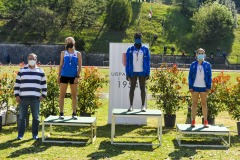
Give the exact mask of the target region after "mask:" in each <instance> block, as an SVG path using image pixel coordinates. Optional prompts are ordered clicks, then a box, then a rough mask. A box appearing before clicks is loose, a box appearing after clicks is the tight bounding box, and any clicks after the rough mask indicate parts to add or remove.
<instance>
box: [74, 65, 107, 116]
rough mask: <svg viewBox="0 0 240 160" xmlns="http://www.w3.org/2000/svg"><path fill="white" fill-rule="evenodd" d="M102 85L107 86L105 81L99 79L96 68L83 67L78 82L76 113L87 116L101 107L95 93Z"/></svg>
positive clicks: (101, 78)
mask: <svg viewBox="0 0 240 160" xmlns="http://www.w3.org/2000/svg"><path fill="white" fill-rule="evenodd" d="M104 84H107V80H106V78H105V77H101V75H100V73H99V72H98V69H97V68H96V67H84V71H83V76H82V77H81V79H80V80H79V82H78V95H77V96H78V107H77V113H78V114H80V116H86V115H87V116H89V115H91V114H94V113H95V112H96V109H98V107H99V106H100V105H101V103H100V102H99V96H98V95H97V93H98V91H99V89H100V88H102V87H103V85H104Z"/></svg>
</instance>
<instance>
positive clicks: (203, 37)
mask: <svg viewBox="0 0 240 160" xmlns="http://www.w3.org/2000/svg"><path fill="white" fill-rule="evenodd" d="M192 20H193V22H194V24H193V26H192V29H193V33H194V36H195V37H196V39H198V40H199V42H201V43H213V44H216V43H218V42H221V41H222V40H224V39H226V38H227V37H228V36H229V35H230V34H232V33H233V27H234V19H233V16H232V12H231V11H230V10H229V9H228V8H227V7H226V6H224V5H221V4H219V3H217V2H214V3H207V4H204V5H203V6H201V7H200V9H199V10H198V12H196V13H195V14H194V15H193V17H192Z"/></svg>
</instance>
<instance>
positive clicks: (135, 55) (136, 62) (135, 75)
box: [126, 33, 150, 112]
mask: <svg viewBox="0 0 240 160" xmlns="http://www.w3.org/2000/svg"><path fill="white" fill-rule="evenodd" d="M134 42H135V43H134V45H133V46H131V47H129V48H128V50H127V53H126V79H127V81H130V92H129V100H130V107H129V109H128V112H130V111H132V110H133V98H134V90H135V88H136V83H137V79H138V81H139V85H140V90H141V100H142V107H141V111H142V112H146V107H145V97H146V91H145V83H146V80H148V79H149V75H150V53H149V49H148V48H147V47H145V46H143V45H142V34H141V33H136V34H135V35H134Z"/></svg>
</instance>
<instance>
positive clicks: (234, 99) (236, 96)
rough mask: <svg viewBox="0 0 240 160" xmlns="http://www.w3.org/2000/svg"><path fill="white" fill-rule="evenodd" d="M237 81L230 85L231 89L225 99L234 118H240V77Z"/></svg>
mask: <svg viewBox="0 0 240 160" xmlns="http://www.w3.org/2000/svg"><path fill="white" fill-rule="evenodd" d="M236 80H237V83H236V84H233V86H230V88H229V90H228V91H231V92H230V93H229V94H228V95H227V96H228V97H227V99H225V104H226V110H227V111H228V113H229V114H230V115H231V116H232V118H233V119H236V120H240V77H237V78H236Z"/></svg>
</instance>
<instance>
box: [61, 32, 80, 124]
mask: <svg viewBox="0 0 240 160" xmlns="http://www.w3.org/2000/svg"><path fill="white" fill-rule="evenodd" d="M65 45H66V46H65V50H64V51H62V52H61V57H60V65H59V73H58V84H60V96H59V108H60V115H59V119H64V113H63V107H64V98H65V94H66V91H67V87H68V84H70V88H71V95H72V110H73V113H72V118H73V119H77V115H76V108H77V86H78V79H79V78H80V73H81V69H82V56H81V53H80V52H79V51H77V50H75V40H74V38H73V37H67V38H66V40H65Z"/></svg>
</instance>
